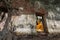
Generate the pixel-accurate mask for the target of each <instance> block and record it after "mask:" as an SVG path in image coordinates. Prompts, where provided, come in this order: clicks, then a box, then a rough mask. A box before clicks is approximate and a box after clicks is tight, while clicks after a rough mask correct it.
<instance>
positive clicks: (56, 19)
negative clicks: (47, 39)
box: [46, 10, 60, 34]
mask: <svg viewBox="0 0 60 40" xmlns="http://www.w3.org/2000/svg"><path fill="white" fill-rule="evenodd" d="M46 21H47V27H48V31H49V33H53V34H56V33H60V13H57V12H56V11H52V10H49V11H48V17H47V19H46Z"/></svg>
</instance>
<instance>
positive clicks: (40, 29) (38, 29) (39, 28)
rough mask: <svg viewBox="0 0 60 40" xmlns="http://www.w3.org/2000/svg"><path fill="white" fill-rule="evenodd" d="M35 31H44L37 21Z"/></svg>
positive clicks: (40, 23)
mask: <svg viewBox="0 0 60 40" xmlns="http://www.w3.org/2000/svg"><path fill="white" fill-rule="evenodd" d="M36 31H37V32H43V31H44V28H43V24H42V22H40V21H38V25H36Z"/></svg>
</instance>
